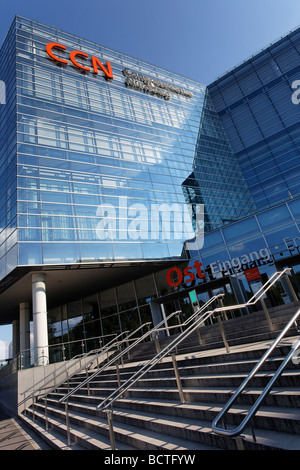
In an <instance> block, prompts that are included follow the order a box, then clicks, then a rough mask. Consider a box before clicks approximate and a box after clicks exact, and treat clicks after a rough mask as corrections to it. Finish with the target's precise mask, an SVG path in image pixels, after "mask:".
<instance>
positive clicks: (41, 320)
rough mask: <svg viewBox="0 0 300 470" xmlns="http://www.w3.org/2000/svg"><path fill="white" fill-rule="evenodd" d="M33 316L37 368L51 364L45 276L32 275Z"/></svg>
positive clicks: (39, 274) (40, 274)
mask: <svg viewBox="0 0 300 470" xmlns="http://www.w3.org/2000/svg"><path fill="white" fill-rule="evenodd" d="M32 315H33V335H34V363H35V365H37V366H41V365H46V364H48V363H49V350H48V322H47V299H46V284H45V275H44V274H42V273H38V274H33V275H32Z"/></svg>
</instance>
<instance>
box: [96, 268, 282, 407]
mask: <svg viewBox="0 0 300 470" xmlns="http://www.w3.org/2000/svg"><path fill="white" fill-rule="evenodd" d="M287 271H290V268H286V269H284V270H283V271H281V272H276V273H274V274H273V275H272V276H271V277H270V279H268V281H267V282H266V283H265V284H264V285H263V286H262V287H261V288H260V289H259V290H258V291H257V292H256V293H255V294H254V295H253V296H252V297H251V298H250V299H249V300H248V302H246V303H244V304H238V305H231V306H228V307H227V306H226V307H217V308H215V309H214V310H210V311H208V312H204V313H203V314H202V316H200V317H199V318H196V319H195V322H194V323H192V324H191V325H190V326H189V327H188V328H187V329H186V330H185V331H184V332H182V333H181V334H180V335H179V336H178V337H176V338H175V339H174V340H173V341H172V342H171V343H170V344H168V345H167V346H166V347H165V348H164V349H163V350H161V351H160V352H159V353H157V354H156V355H155V356H154V357H153V358H152V359H150V360H149V361H148V362H147V363H146V364H144V365H143V366H142V367H141V368H140V369H139V370H138V371H137V372H135V373H134V374H133V375H132V376H131V377H130V378H129V379H128V380H127V381H126V382H124V383H123V384H122V385H120V386H119V387H118V388H117V389H116V390H115V391H114V392H113V393H111V394H110V395H109V396H108V397H106V398H105V399H104V400H103V401H102V402H101V403H100V404H99V405H98V406H97V408H101V409H102V410H105V409H106V408H108V407H109V406H112V405H113V403H114V402H115V401H116V400H117V399H118V398H120V397H121V396H122V395H123V394H124V392H126V391H127V390H128V389H129V388H130V387H132V386H133V385H134V384H135V383H136V382H137V381H138V380H140V379H141V378H142V377H143V376H144V375H145V374H146V373H147V372H149V371H150V370H151V369H152V368H153V367H154V366H155V365H156V364H157V363H158V362H160V361H161V360H162V359H163V358H164V357H165V356H167V355H168V354H169V353H170V352H171V351H172V350H173V349H175V348H176V347H177V346H178V345H179V344H180V343H181V342H182V341H183V340H184V339H186V338H187V337H188V336H189V335H190V334H191V333H193V332H194V331H195V330H196V329H197V328H199V327H200V325H201V324H203V323H204V322H205V321H207V320H208V319H209V318H210V317H211V316H212V315H213V314H215V313H222V312H224V311H227V310H234V309H240V308H244V307H247V306H249V305H254V304H255V303H257V302H258V301H259V300H260V298H261V297H262V296H263V295H264V294H265V293H266V292H267V291H268V290H269V289H270V288H271V287H272V286H273V285H274V284H275V282H277V281H278V280H279V278H280V277H281V276H282V275H283V274H285V273H286V272H287ZM221 295H222V294H221ZM197 313H198V314H199V312H196V314H197Z"/></svg>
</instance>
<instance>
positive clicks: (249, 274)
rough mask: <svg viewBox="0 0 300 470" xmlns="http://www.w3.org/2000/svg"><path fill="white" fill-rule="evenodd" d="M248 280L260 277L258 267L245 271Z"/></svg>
mask: <svg viewBox="0 0 300 470" xmlns="http://www.w3.org/2000/svg"><path fill="white" fill-rule="evenodd" d="M244 274H245V276H246V279H247V281H248V282H249V281H256V280H257V279H260V272H259V269H258V268H251V269H247V270H246V271H244Z"/></svg>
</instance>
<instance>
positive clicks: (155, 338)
mask: <svg viewBox="0 0 300 470" xmlns="http://www.w3.org/2000/svg"><path fill="white" fill-rule="evenodd" d="M154 343H155V349H156V353H157V354H158V353H159V352H160V344H159V339H158V334H157V333H154Z"/></svg>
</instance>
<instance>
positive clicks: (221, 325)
mask: <svg viewBox="0 0 300 470" xmlns="http://www.w3.org/2000/svg"><path fill="white" fill-rule="evenodd" d="M217 320H218V325H219V328H220V331H221V335H222V339H223V343H224V346H225V348H226V352H227V353H229V352H230V349H229V344H228V341H227V338H226V334H225V330H224V325H223V322H222V319H221V316H220V315H217Z"/></svg>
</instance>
